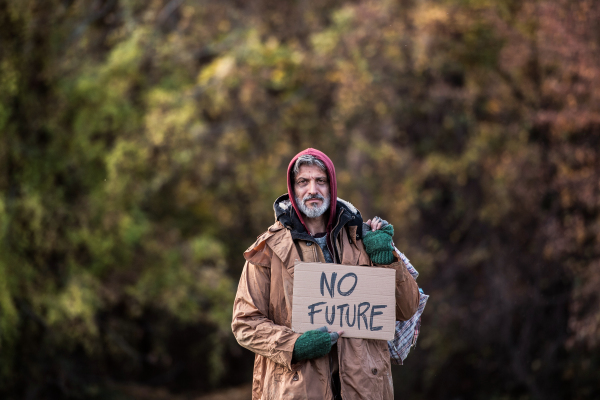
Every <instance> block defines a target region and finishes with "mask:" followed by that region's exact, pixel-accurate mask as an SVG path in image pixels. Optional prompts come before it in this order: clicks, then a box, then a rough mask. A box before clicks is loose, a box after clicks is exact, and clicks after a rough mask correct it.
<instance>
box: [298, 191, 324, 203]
mask: <svg viewBox="0 0 600 400" xmlns="http://www.w3.org/2000/svg"><path fill="white" fill-rule="evenodd" d="M312 199H317V200H323V201H325V197H323V196H322V195H320V194H319V193H315V194H307V195H306V196H304V197H303V198H302V202H303V203H305V202H307V201H308V200H312Z"/></svg>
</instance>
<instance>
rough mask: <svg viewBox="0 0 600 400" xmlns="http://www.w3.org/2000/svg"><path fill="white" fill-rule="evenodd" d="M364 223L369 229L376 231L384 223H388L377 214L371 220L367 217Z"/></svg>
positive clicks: (384, 224)
mask: <svg viewBox="0 0 600 400" xmlns="http://www.w3.org/2000/svg"><path fill="white" fill-rule="evenodd" d="M364 224H365V225H367V227H368V228H369V230H370V231H376V230H379V229H381V228H383V227H384V226H386V225H389V223H388V222H387V221H386V220H385V219H381V218H379V217H377V216H375V217H374V218H373V220H370V219H369V220H368V221H367V222H365V223H364Z"/></svg>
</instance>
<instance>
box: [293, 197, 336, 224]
mask: <svg viewBox="0 0 600 400" xmlns="http://www.w3.org/2000/svg"><path fill="white" fill-rule="evenodd" d="M310 199H319V200H323V204H321V205H320V206H314V207H308V206H307V205H306V204H304V202H305V201H306V200H310ZM329 202H330V201H329V196H327V197H323V196H321V195H320V194H317V195H315V196H311V195H306V196H304V198H303V199H302V200H300V199H299V198H298V197H296V204H297V205H298V208H299V209H300V211H301V212H302V214H304V215H306V216H307V217H308V218H317V217H320V216H321V215H323V214H324V213H325V211H327V210H328V209H329Z"/></svg>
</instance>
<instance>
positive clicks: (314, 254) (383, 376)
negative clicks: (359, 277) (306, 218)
mask: <svg viewBox="0 0 600 400" xmlns="http://www.w3.org/2000/svg"><path fill="white" fill-rule="evenodd" d="M344 211H346V213H349V212H350V211H348V210H344ZM344 211H342V213H343V212H344ZM356 230H357V226H350V227H347V226H345V227H343V229H341V230H339V232H338V234H337V237H336V240H335V246H337V249H336V251H337V252H338V254H339V258H340V259H339V260H337V262H339V263H341V264H345V265H364V266H372V265H373V264H372V263H371V262H370V260H369V257H368V256H367V253H366V252H365V248H364V246H363V243H362V241H361V240H360V238H359V237H358V236H357V232H356ZM309 243H310V244H309ZM244 257H245V258H246V264H245V266H244V270H243V272H242V276H241V277H240V283H239V286H238V290H237V294H236V297H235V302H234V305H233V321H232V324H231V327H232V330H233V334H234V335H235V337H236V339H237V341H238V343H239V344H240V345H241V346H243V347H245V348H247V349H248V350H251V351H252V352H254V353H256V358H255V361H254V378H253V384H252V399H253V400H258V399H315V400H317V399H318V400H322V399H331V398H332V397H333V395H332V388H331V376H330V357H328V356H325V357H321V358H317V359H312V360H307V361H302V362H298V363H295V364H292V363H291V361H292V351H293V349H294V343H295V342H296V340H297V339H298V337H300V334H299V333H295V332H294V331H292V329H291V318H292V304H293V296H292V293H293V292H292V289H293V284H294V262H295V261H296V260H301V261H305V262H319V261H320V262H325V259H324V257H323V253H322V251H321V248H320V247H319V246H318V245H317V244H316V243H312V242H309V241H303V240H296V241H295V243H294V240H293V239H292V234H291V230H290V227H289V226H288V227H287V229H286V227H284V226H283V225H282V223H281V222H276V223H275V224H274V225H272V226H271V227H270V228H269V229H268V231H266V232H265V233H263V234H262V235H261V236H259V237H258V239H257V241H256V242H255V243H254V244H253V245H252V246H250V247H249V248H248V250H247V251H246V252H245V253H244ZM378 267H383V268H394V269H395V270H396V318H397V320H399V321H404V320H407V319H409V318H410V317H411V316H412V315H413V314H414V313H415V312H416V310H417V306H418V304H419V292H418V287H417V284H416V282H415V280H414V279H412V278H411V276H410V275H409V273H408V271H407V270H406V268H405V267H404V265H403V264H402V261H400V260H396V261H395V262H394V263H393V264H391V265H384V266H378ZM338 361H339V374H340V380H341V393H342V398H343V399H344V400H358V399H377V400H392V399H393V398H394V388H393V384H392V376H391V368H390V356H389V352H388V346H387V342H386V341H383V340H370V339H355V338H344V337H341V338H339V340H338Z"/></svg>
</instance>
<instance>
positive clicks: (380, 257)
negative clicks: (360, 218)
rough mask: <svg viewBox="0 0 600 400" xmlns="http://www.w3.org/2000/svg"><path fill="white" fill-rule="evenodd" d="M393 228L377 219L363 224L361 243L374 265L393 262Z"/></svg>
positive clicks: (384, 221)
mask: <svg viewBox="0 0 600 400" xmlns="http://www.w3.org/2000/svg"><path fill="white" fill-rule="evenodd" d="M392 236H394V227H393V226H392V225H390V224H388V222H387V221H386V220H383V219H381V218H379V217H375V218H373V220H368V221H367V222H365V223H363V243H364V245H365V250H366V251H367V254H368V255H369V258H370V259H371V261H373V262H374V263H375V264H390V263H392V262H393V261H394V245H393V244H392Z"/></svg>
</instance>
